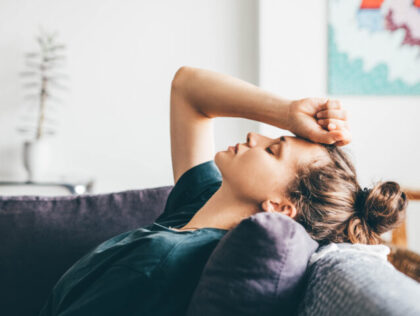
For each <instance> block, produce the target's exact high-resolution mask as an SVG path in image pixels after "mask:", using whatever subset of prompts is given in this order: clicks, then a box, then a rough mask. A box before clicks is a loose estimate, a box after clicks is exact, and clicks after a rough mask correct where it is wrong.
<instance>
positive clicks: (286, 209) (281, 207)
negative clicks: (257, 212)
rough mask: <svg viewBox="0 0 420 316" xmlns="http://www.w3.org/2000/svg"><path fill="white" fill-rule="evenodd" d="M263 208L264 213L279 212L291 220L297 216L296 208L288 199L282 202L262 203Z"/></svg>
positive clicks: (267, 201)
mask: <svg viewBox="0 0 420 316" xmlns="http://www.w3.org/2000/svg"><path fill="white" fill-rule="evenodd" d="M261 208H262V210H263V211H264V212H279V213H281V214H284V215H286V216H289V217H291V218H294V217H295V216H296V214H297V210H296V207H295V206H294V205H293V204H292V203H291V202H290V201H289V200H286V199H284V200H282V201H273V200H265V201H264V202H262V203H261Z"/></svg>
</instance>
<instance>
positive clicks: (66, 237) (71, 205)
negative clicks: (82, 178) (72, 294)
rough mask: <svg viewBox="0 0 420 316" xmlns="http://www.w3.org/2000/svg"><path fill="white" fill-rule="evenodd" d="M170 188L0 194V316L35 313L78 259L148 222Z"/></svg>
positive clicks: (152, 219) (151, 219)
mask: <svg viewBox="0 0 420 316" xmlns="http://www.w3.org/2000/svg"><path fill="white" fill-rule="evenodd" d="M171 189H172V186H164V187H157V188H148V189H143V190H129V191H123V192H117V193H109V194H92V195H79V196H58V197H40V196H0V240H1V242H0V297H1V299H0V313H1V315H8V316H12V315H19V316H25V315H36V314H37V313H38V312H39V310H40V309H41V307H42V305H43V304H44V303H45V301H46V299H47V297H48V295H49V293H50V291H51V289H52V287H53V286H54V284H55V283H56V282H57V281H58V279H59V278H60V276H61V275H62V274H63V273H64V272H65V271H66V270H67V269H68V268H69V267H70V266H71V265H72V264H73V263H74V262H75V261H76V260H78V259H79V258H80V257H81V256H82V255H84V254H85V253H86V252H88V251H89V250H90V249H91V248H93V247H94V246H96V245H98V244H99V243H101V242H102V241H104V240H106V239H108V238H110V237H112V236H115V235H117V234H119V233H122V232H125V231H128V230H132V229H135V228H137V227H142V226H146V225H149V224H151V223H152V222H153V221H154V220H155V219H156V218H157V217H158V216H159V215H160V214H161V213H162V212H163V209H164V206H165V203H166V199H167V197H168V195H169V192H170V190H171Z"/></svg>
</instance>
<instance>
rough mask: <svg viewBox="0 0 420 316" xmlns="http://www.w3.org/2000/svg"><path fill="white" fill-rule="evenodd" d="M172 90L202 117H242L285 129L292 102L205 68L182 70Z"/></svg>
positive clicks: (177, 75) (179, 71) (176, 77)
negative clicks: (180, 94) (176, 91)
mask: <svg viewBox="0 0 420 316" xmlns="http://www.w3.org/2000/svg"><path fill="white" fill-rule="evenodd" d="M172 89H177V90H178V92H179V93H182V95H183V98H185V99H186V101H187V102H188V103H189V104H191V105H192V106H193V107H195V108H196V110H197V111H199V112H201V113H202V114H203V115H205V116H207V117H209V118H214V117H242V118H246V119H250V120H256V121H259V122H263V123H267V124H270V125H273V126H276V127H279V128H282V129H287V123H288V111H289V105H290V104H291V100H288V99H285V98H281V97H279V96H277V95H275V94H273V93H270V92H268V91H264V90H263V89H261V88H258V87H257V86H255V85H253V84H250V83H248V82H245V81H243V80H240V79H238V78H235V77H232V76H229V75H225V74H220V73H217V72H213V71H210V70H205V69H198V68H192V67H182V68H181V69H180V70H178V72H177V74H176V76H175V79H174V81H173V86H172Z"/></svg>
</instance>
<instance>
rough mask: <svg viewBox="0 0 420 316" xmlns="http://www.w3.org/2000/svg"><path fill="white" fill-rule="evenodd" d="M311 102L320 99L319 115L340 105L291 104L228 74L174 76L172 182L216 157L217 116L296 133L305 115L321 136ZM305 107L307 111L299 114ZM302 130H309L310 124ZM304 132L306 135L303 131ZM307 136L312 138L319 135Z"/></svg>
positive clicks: (183, 71)
mask: <svg viewBox="0 0 420 316" xmlns="http://www.w3.org/2000/svg"><path fill="white" fill-rule="evenodd" d="M308 100H311V101H314V100H317V102H318V104H317V108H318V111H319V110H322V109H324V110H326V109H327V108H333V106H334V107H335V108H337V106H336V105H333V106H328V107H327V106H326V105H325V106H324V108H321V107H319V104H321V103H326V100H325V99H322V101H321V99H304V100H299V102H298V101H292V100H288V99H285V98H282V97H279V96H277V95H275V94H273V93H270V92H267V91H264V90H263V89H261V88H258V87H257V86H255V85H252V84H250V83H248V82H245V81H243V80H240V79H237V78H234V77H232V76H229V75H225V74H221V73H217V72H213V71H210V70H205V69H198V68H192V67H181V68H180V69H179V70H178V71H177V73H176V74H175V77H174V79H173V81H172V89H171V114H170V123H171V128H170V130H171V155H172V168H173V174H174V181H175V182H176V181H177V180H178V179H179V177H180V176H181V175H182V174H183V173H184V172H185V171H187V170H188V169H190V168H192V167H193V166H195V165H198V164H200V163H202V162H205V161H208V160H211V159H213V158H214V139H213V125H212V120H211V119H212V118H214V117H242V118H247V119H251V120H256V121H259V122H263V123H267V124H270V125H273V126H276V127H279V128H282V129H288V130H290V131H292V132H295V131H294V128H295V129H296V130H298V127H299V123H301V118H300V117H298V116H296V115H294V114H296V113H295V112H299V111H301V112H302V113H301V112H299V113H298V114H300V115H304V116H305V115H306V116H310V117H309V121H308V122H306V121H305V120H304V123H305V124H306V125H308V126H309V128H312V130H315V131H317V132H319V133H321V131H323V132H324V133H328V132H327V131H325V130H323V129H322V127H321V126H320V125H319V124H317V122H316V119H315V118H313V115H312V114H308V113H306V112H308V108H307V107H308V103H309V101H308ZM314 102H315V101H314ZM315 103H316V102H315ZM302 104H303V105H304V110H305V111H303V110H302V109H299V108H302ZM305 106H306V107H305ZM324 112H325V111H324ZM313 114H315V112H314V113H313ZM311 115H312V116H311ZM328 117H334V116H329V115H324V119H328ZM305 119H306V120H308V118H305ZM310 120H313V122H311V121H310ZM291 123H293V125H294V126H291ZM311 124H313V125H312V126H311ZM301 125H302V126H305V127H304V128H303V129H307V127H306V125H304V124H302V123H301ZM300 129H301V130H302V127H301V128H300ZM309 132H311V130H310V131H309ZM305 133H308V132H307V131H303V134H305ZM295 134H299V133H295ZM301 134H302V133H301ZM309 136H311V138H312V139H313V138H314V137H313V136H317V135H309Z"/></svg>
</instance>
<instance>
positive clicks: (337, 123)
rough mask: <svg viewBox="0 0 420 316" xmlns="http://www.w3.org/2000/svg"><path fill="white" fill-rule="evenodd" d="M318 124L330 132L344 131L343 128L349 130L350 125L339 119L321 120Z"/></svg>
mask: <svg viewBox="0 0 420 316" xmlns="http://www.w3.org/2000/svg"><path fill="white" fill-rule="evenodd" d="M318 124H319V125H321V126H322V127H324V128H326V129H328V130H334V129H343V128H347V129H349V125H348V123H347V121H343V120H338V119H319V120H318Z"/></svg>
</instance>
